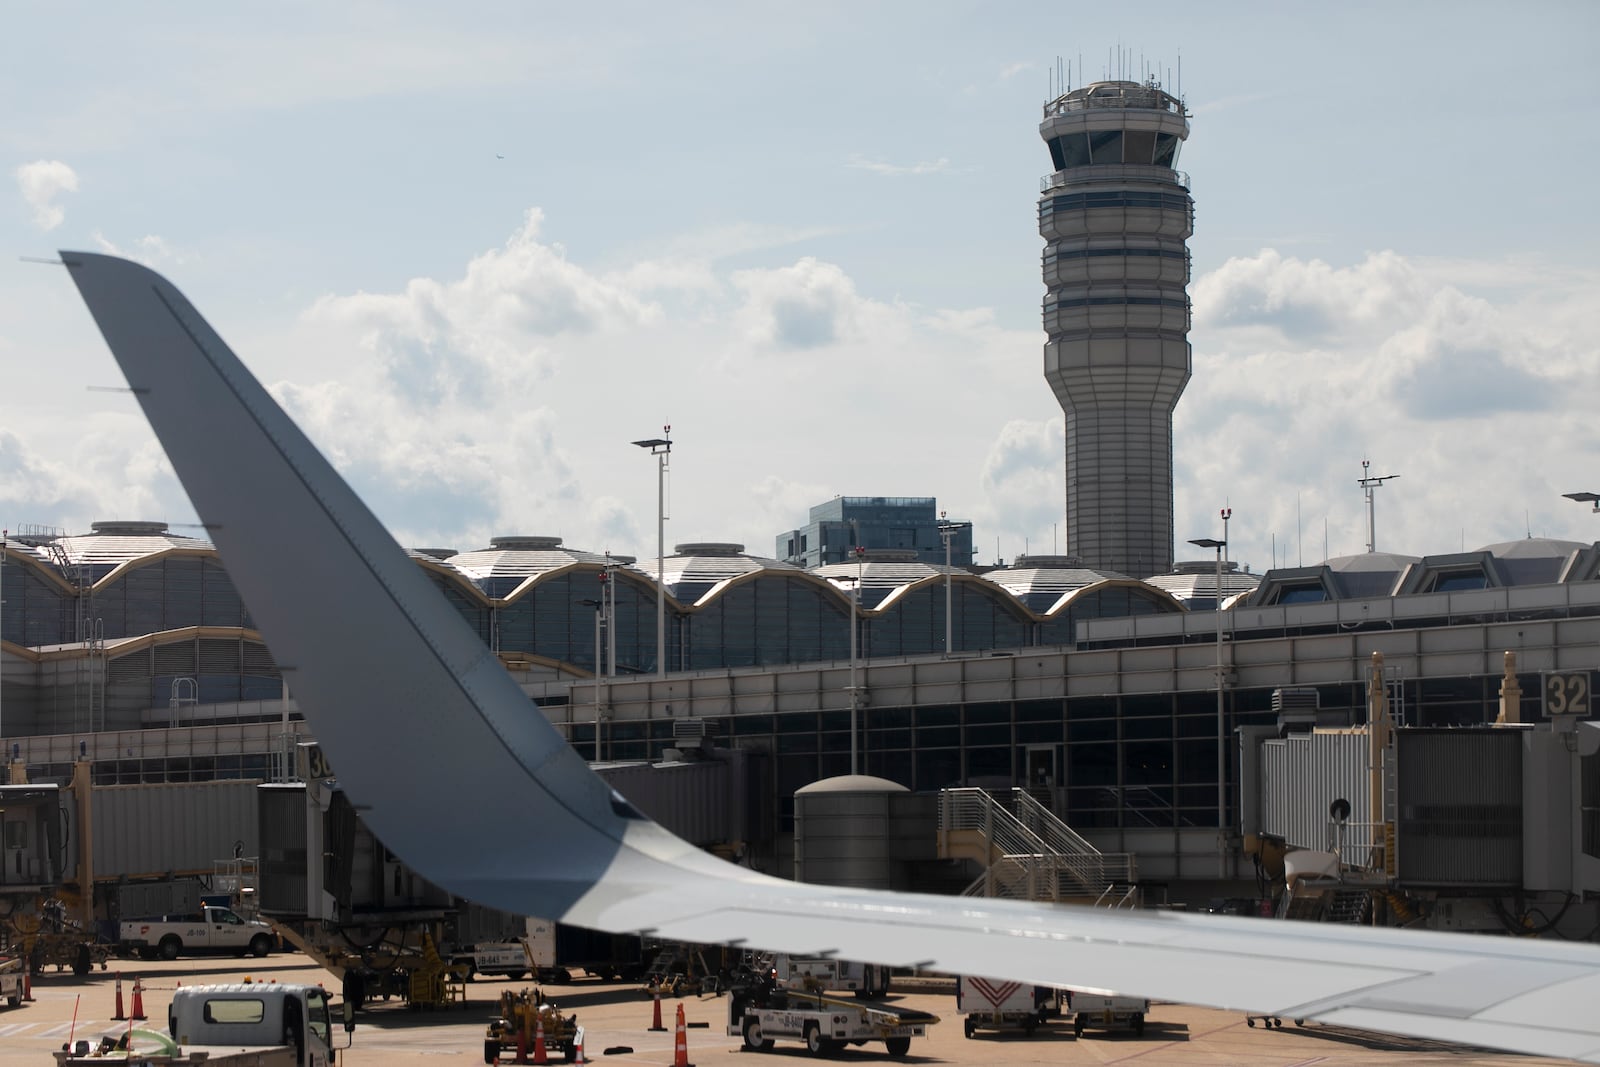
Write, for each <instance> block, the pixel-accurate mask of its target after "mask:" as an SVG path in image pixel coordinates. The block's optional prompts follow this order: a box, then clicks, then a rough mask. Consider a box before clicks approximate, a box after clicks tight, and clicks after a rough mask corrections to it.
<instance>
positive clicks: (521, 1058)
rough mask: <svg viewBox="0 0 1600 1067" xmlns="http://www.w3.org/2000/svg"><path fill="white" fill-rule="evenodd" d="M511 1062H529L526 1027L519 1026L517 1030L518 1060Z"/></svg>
mask: <svg viewBox="0 0 1600 1067" xmlns="http://www.w3.org/2000/svg"><path fill="white" fill-rule="evenodd" d="M511 1062H513V1063H527V1062H528V1028H527V1027H526V1026H519V1027H518V1028H517V1058H516V1059H514V1060H512V1061H511Z"/></svg>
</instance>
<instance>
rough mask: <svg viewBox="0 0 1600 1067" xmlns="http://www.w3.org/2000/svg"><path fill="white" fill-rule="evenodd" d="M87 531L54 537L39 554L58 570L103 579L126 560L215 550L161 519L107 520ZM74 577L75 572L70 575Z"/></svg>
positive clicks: (95, 524)
mask: <svg viewBox="0 0 1600 1067" xmlns="http://www.w3.org/2000/svg"><path fill="white" fill-rule="evenodd" d="M90 530H91V532H90V533H87V534H73V535H69V536H66V537H57V538H54V539H53V540H51V541H50V542H49V545H48V547H46V546H40V547H39V548H38V549H37V550H36V551H37V553H38V555H39V556H40V557H41V558H43V559H45V560H48V561H49V562H50V563H51V564H52V565H53V566H55V567H56V568H57V569H58V570H60V569H61V568H62V567H66V568H69V569H71V570H75V571H77V572H79V574H81V575H82V577H83V579H84V580H85V581H87V582H90V583H93V582H96V581H99V580H100V579H101V578H104V577H105V576H106V575H108V574H110V573H111V572H112V571H114V570H116V569H117V568H118V567H120V566H122V565H123V564H125V563H131V562H133V561H134V560H137V559H141V558H143V557H145V556H153V555H156V554H158V553H161V552H170V551H171V550H173V549H175V548H182V549H192V550H201V551H208V552H209V551H215V549H214V548H213V547H212V544H211V542H210V541H207V540H204V539H203V538H199V537H187V536H183V535H181V534H175V533H171V532H170V531H169V530H168V528H167V524H166V523H164V522H134V521H120V520H119V521H109V522H96V523H93V524H91V525H90ZM70 577H72V578H73V579H76V578H77V575H72V576H70Z"/></svg>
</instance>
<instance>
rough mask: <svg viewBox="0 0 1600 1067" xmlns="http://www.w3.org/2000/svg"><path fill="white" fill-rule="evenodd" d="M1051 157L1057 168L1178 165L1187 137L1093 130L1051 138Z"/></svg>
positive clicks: (1168, 134)
mask: <svg viewBox="0 0 1600 1067" xmlns="http://www.w3.org/2000/svg"><path fill="white" fill-rule="evenodd" d="M1048 143H1049V145H1050V161H1051V162H1052V163H1054V164H1055V168H1056V170H1057V171H1063V170H1072V169H1073V168H1075V167H1084V166H1088V165H1089V164H1091V163H1135V164H1140V165H1144V166H1157V167H1169V168H1170V167H1176V166H1177V165H1178V149H1179V148H1180V147H1181V146H1182V144H1183V141H1182V140H1181V139H1180V138H1179V137H1178V136H1177V135H1176V134H1171V133H1156V132H1154V131H1153V130H1093V131H1091V132H1088V133H1068V134H1062V135H1061V136H1059V137H1052V138H1050V139H1049V142H1048Z"/></svg>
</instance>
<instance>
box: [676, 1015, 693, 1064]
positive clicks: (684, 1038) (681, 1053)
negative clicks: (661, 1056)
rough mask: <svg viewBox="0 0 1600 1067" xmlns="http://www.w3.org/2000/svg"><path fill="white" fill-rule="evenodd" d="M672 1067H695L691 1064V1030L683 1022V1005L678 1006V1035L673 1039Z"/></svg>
mask: <svg viewBox="0 0 1600 1067" xmlns="http://www.w3.org/2000/svg"><path fill="white" fill-rule="evenodd" d="M672 1067H694V1064H692V1063H690V1062H689V1028H688V1025H687V1024H685V1023H684V1021H683V1005H682V1004H679V1005H678V1033H677V1035H676V1036H675V1037H674V1038H673V1039H672Z"/></svg>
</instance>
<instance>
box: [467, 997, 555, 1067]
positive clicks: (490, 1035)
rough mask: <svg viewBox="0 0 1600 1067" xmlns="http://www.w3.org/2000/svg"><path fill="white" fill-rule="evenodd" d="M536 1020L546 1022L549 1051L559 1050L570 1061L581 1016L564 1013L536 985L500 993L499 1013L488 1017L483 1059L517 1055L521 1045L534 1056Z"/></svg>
mask: <svg viewBox="0 0 1600 1067" xmlns="http://www.w3.org/2000/svg"><path fill="white" fill-rule="evenodd" d="M536 1020H538V1021H541V1022H543V1024H544V1043H545V1049H546V1051H547V1052H548V1053H549V1054H550V1055H552V1056H553V1055H554V1054H555V1052H556V1051H557V1050H559V1051H560V1053H561V1055H562V1057H563V1058H564V1059H565V1060H566V1061H567V1062H568V1063H571V1062H572V1061H573V1060H574V1059H576V1058H577V1055H578V1048H577V1032H578V1017H577V1016H576V1015H562V1014H561V1009H560V1006H559V1005H556V1004H550V1003H547V1002H546V1001H545V999H544V992H543V991H542V990H540V989H538V988H537V987H536V988H534V989H531V990H529V989H524V990H523V991H522V992H520V993H514V992H512V991H511V990H509V989H508V990H506V991H505V992H503V993H501V994H500V1014H499V1015H498V1016H497V1017H496V1018H493V1019H490V1020H489V1029H488V1032H487V1033H486V1034H485V1035H484V1038H483V1062H484V1063H491V1064H492V1063H499V1062H500V1057H501V1056H503V1055H508V1054H509V1055H516V1054H517V1052H518V1051H519V1045H520V1051H522V1052H523V1053H526V1054H527V1055H530V1056H531V1055H532V1054H533V1040H534V1034H535V1032H536V1031H537V1029H538V1022H536ZM518 1062H525V1061H523V1060H521V1059H519V1060H518Z"/></svg>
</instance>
